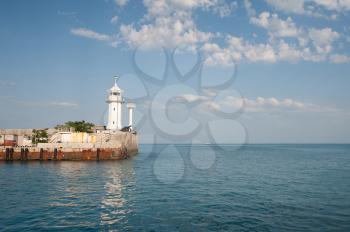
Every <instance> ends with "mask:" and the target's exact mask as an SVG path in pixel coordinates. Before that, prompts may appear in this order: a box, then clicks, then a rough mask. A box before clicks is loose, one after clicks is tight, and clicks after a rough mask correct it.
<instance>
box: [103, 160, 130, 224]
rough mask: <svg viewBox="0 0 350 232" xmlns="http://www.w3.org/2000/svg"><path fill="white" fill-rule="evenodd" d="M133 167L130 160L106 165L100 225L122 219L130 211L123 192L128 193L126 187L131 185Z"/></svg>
mask: <svg viewBox="0 0 350 232" xmlns="http://www.w3.org/2000/svg"><path fill="white" fill-rule="evenodd" d="M134 175H135V173H134V169H133V168H132V162H130V161H125V162H123V164H121V163H115V165H114V166H111V165H107V166H106V169H105V170H104V174H103V176H105V177H106V179H105V185H104V190H105V191H104V193H105V195H104V196H103V197H102V200H101V213H100V214H101V215H100V219H101V222H100V224H101V225H113V224H116V223H120V222H122V221H124V222H125V223H126V222H127V218H128V215H129V214H131V213H132V208H131V207H130V205H131V203H130V202H127V198H126V197H125V196H124V194H128V193H129V191H128V187H133V186H134V183H135V180H134ZM128 199H130V196H128Z"/></svg>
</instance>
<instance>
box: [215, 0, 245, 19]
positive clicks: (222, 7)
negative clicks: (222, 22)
mask: <svg viewBox="0 0 350 232" xmlns="http://www.w3.org/2000/svg"><path fill="white" fill-rule="evenodd" d="M237 7H238V3H237V2H236V1H234V2H230V3H228V2H226V1H225V0H218V2H217V4H215V5H214V6H212V7H211V10H212V11H213V12H214V13H215V14H217V15H219V16H220V17H221V18H223V17H227V16H229V15H231V14H232V12H233V11H235V10H236V9H237Z"/></svg>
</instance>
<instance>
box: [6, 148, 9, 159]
mask: <svg viewBox="0 0 350 232" xmlns="http://www.w3.org/2000/svg"><path fill="white" fill-rule="evenodd" d="M5 160H6V161H9V160H10V149H9V148H6V157H5Z"/></svg>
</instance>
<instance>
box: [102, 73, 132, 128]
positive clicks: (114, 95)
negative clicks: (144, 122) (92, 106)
mask: <svg viewBox="0 0 350 232" xmlns="http://www.w3.org/2000/svg"><path fill="white" fill-rule="evenodd" d="M114 79H115V81H114V86H113V87H112V88H111V89H109V91H108V96H107V100H106V102H107V103H108V122H107V130H121V129H122V104H124V101H123V97H122V93H123V90H121V89H120V88H119V86H118V84H117V81H118V77H114ZM127 107H128V110H129V123H128V126H130V127H132V126H133V110H134V108H135V104H133V103H128V105H127Z"/></svg>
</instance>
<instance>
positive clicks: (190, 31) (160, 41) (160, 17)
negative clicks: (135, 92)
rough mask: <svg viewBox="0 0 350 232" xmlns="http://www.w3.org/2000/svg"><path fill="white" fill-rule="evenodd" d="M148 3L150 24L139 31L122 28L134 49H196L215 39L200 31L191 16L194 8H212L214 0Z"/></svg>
mask: <svg viewBox="0 0 350 232" xmlns="http://www.w3.org/2000/svg"><path fill="white" fill-rule="evenodd" d="M144 4H145V6H146V8H147V14H146V15H145V20H146V21H149V23H148V24H147V23H144V24H143V25H142V26H141V27H140V28H139V29H137V28H136V27H135V25H133V24H131V25H122V26H121V27H120V32H121V36H122V38H123V39H124V41H126V42H127V43H128V44H129V45H131V46H134V47H138V46H142V47H143V48H154V47H168V48H169V47H170V48H174V47H180V48H183V49H189V50H193V49H195V48H196V47H197V45H198V44H200V43H204V42H206V41H208V40H209V39H210V38H211V37H213V35H212V33H207V32H202V31H200V30H198V29H197V26H196V24H195V22H194V21H193V19H192V15H191V13H192V9H193V8H196V7H209V6H212V4H213V0H189V1H187V0H171V1H170V0H168V1H167V0H156V1H152V0H145V1H144Z"/></svg>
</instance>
